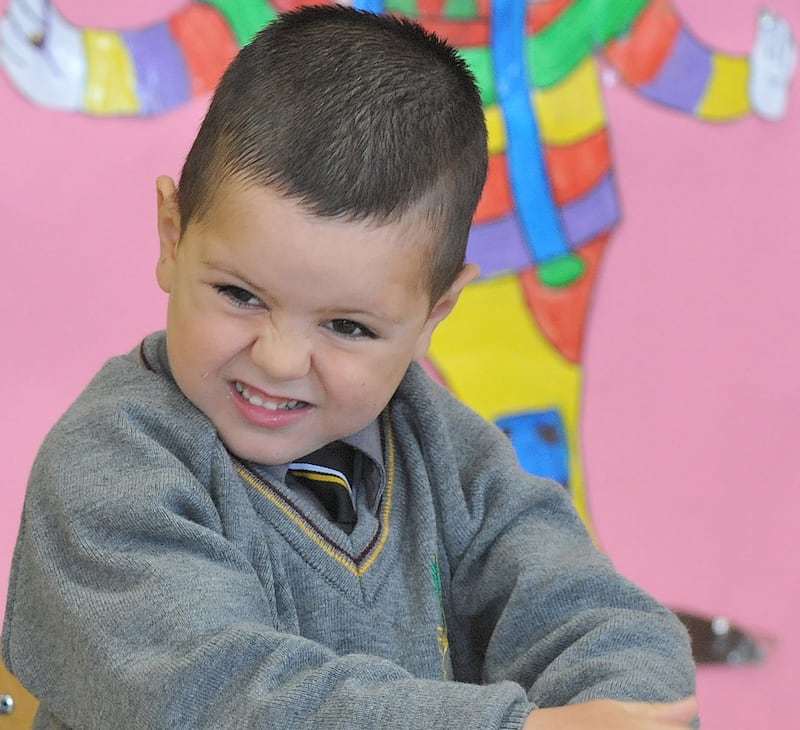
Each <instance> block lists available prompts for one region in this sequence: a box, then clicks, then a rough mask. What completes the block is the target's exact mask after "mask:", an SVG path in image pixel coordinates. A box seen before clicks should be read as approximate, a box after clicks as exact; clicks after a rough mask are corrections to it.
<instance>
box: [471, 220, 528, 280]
mask: <svg viewBox="0 0 800 730" xmlns="http://www.w3.org/2000/svg"><path fill="white" fill-rule="evenodd" d="M467 260H468V261H470V262H472V263H474V264H478V266H480V267H481V277H482V278H484V277H487V276H492V275H494V274H500V273H502V272H505V271H521V270H522V269H524V268H527V267H528V266H530V265H531V264H532V263H533V259H532V258H531V254H530V250H529V249H528V247H527V245H526V244H525V239H524V237H523V235H522V228H521V227H520V224H519V220H518V219H517V217H516V215H513V214H512V215H508V216H506V217H505V218H500V219H499V220H496V221H492V222H491V223H481V224H480V225H477V226H474V227H473V229H472V231H470V234H469V242H468V244H467Z"/></svg>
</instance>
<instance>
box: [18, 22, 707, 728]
mask: <svg viewBox="0 0 800 730" xmlns="http://www.w3.org/2000/svg"><path fill="white" fill-rule="evenodd" d="M301 59H302V60H301ZM485 172H486V132H485V127H484V123H483V116H482V111H481V104H480V99H479V98H478V93H477V90H476V88H475V85H474V82H473V80H472V78H471V76H470V75H469V73H468V72H467V70H466V68H465V67H464V64H463V63H462V62H461V61H460V60H459V59H458V58H457V56H455V54H454V53H453V51H452V50H451V49H450V48H449V47H448V46H446V45H445V44H444V43H442V42H440V41H438V40H437V39H435V38H434V37H431V36H429V35H427V34H425V32H424V31H422V30H421V29H420V28H418V27H417V26H415V25H413V24H411V23H408V22H404V21H400V20H396V19H392V18H389V17H378V16H373V15H370V14H366V13H360V12H357V11H354V10H350V9H346V8H337V7H318V8H308V9H305V10H301V11H298V12H295V13H290V14H287V15H285V16H283V17H281V18H280V19H279V20H278V21H276V22H275V23H274V24H272V25H270V26H269V27H268V28H267V29H265V30H264V31H262V33H261V34H259V35H258V36H257V37H256V39H255V40H254V42H253V43H252V44H251V45H250V46H248V47H246V48H245V49H243V50H242V52H241V53H240V54H239V56H238V57H237V58H236V60H235V61H234V62H233V64H232V65H231V67H230V69H229V70H228V71H227V72H226V74H225V77H224V78H223V80H222V81H221V83H220V86H219V89H218V91H217V92H216V94H215V96H214V99H213V101H212V103H211V107H210V109H209V112H208V115H207V116H206V118H205V120H204V122H203V125H202V127H201V129H200V132H199V134H198V137H197V139H196V141H195V143H194V145H193V147H192V149H191V151H190V153H189V156H188V158H187V161H186V164H185V166H184V169H183V172H182V175H181V180H180V186H179V188H178V189H177V190H176V188H175V186H174V184H173V183H172V181H171V180H169V179H168V178H163V177H162V178H159V180H158V183H157V189H158V230H159V236H160V240H161V258H160V260H159V263H158V266H157V278H158V282H159V284H160V286H161V287H162V289H164V291H166V292H167V293H168V294H169V304H168V314H167V330H166V334H163V333H157V334H154V335H150V336H149V337H147V338H146V339H145V340H144V342H143V343H142V345H141V347H140V348H138V349H137V351H136V352H134V353H132V354H131V355H129V356H127V357H122V358H116V359H113V360H111V361H110V362H109V363H107V365H106V366H105V367H104V368H103V370H102V371H101V372H100V373H99V374H98V376H97V377H96V378H95V379H94V381H93V382H92V383H91V384H90V385H89V387H88V389H87V390H86V391H85V392H84V394H83V395H81V396H80V398H79V399H78V401H77V402H76V403H75V404H74V405H73V406H72V407H71V408H70V409H69V410H68V412H67V413H66V414H65V415H64V417H63V418H62V419H61V420H60V421H59V423H58V424H57V425H56V426H55V428H54V429H53V431H52V432H51V434H50V435H49V436H48V438H47V440H46V442H45V444H44V445H43V447H42V450H41V452H40V454H39V456H38V458H37V461H36V464H35V465H34V469H33V471H32V475H31V481H30V485H29V490H28V495H27V498H26V505H25V509H24V513H23V518H22V524H21V527H20V534H19V539H18V544H17V549H16V551H15V556H14V564H13V568H12V576H11V585H10V590H9V600H8V607H7V611H6V621H5V627H4V634H3V656H4V658H5V660H6V662H7V664H8V666H9V668H10V669H11V670H12V671H13V672H14V673H15V674H17V675H18V676H19V677H20V678H21V679H22V681H23V682H24V683H25V685H26V686H27V687H28V688H29V689H30V690H31V692H33V693H34V694H35V695H36V696H37V697H38V698H39V699H40V700H41V708H40V712H39V715H38V717H37V725H36V727H40V728H43V727H48V728H63V727H81V728H122V727H132V728H155V727H158V728H178V727H181V728H184V727H185V728H227V727H236V728H251V727H259V728H261V727H271V728H272V727H274V728H295V727H314V728H372V727H390V728H401V727H405V728H439V727H463V728H476V729H477V728H481V729H484V728H515V729H517V728H525V730H547V728H593V729H595V730H596V729H597V728H601V729H602V728H615V729H616V728H631V729H636V728H674V727H688V726H689V723H690V722H691V721H692V719H693V718H694V716H695V714H696V707H695V704H694V700H693V699H688V700H684V701H682V702H675V701H677V700H680V699H681V698H684V697H688V696H690V695H691V694H692V693H693V683H694V672H693V665H692V660H691V655H690V651H689V647H688V642H687V639H686V636H685V633H684V631H683V629H682V627H681V626H680V624H679V623H678V622H677V620H675V619H674V618H673V617H672V616H671V614H670V613H669V612H668V611H666V610H665V609H663V608H662V607H660V606H658V605H657V604H656V603H654V602H653V601H652V599H650V598H649V597H647V596H646V595H644V594H643V593H642V592H641V591H639V590H638V589H636V588H635V587H633V586H632V585H630V584H629V583H628V582H626V581H625V580H624V579H623V578H621V577H620V576H619V575H617V574H616V573H615V572H614V571H613V569H612V568H611V566H610V565H609V563H608V561H607V560H606V559H605V558H604V557H602V556H601V555H599V554H598V553H597V552H596V550H595V549H594V547H593V546H592V544H591V540H590V539H589V538H588V536H587V534H586V532H585V530H584V529H583V527H582V525H581V523H580V520H579V519H578V517H577V516H576V515H575V513H574V511H573V509H572V507H571V505H570V503H569V499H568V497H567V496H566V495H565V494H564V492H563V490H562V489H561V488H559V487H558V486H556V485H553V484H551V483H549V482H545V481H543V480H538V479H535V478H532V477H530V476H529V475H526V474H525V473H524V472H523V471H522V470H521V469H520V468H519V467H518V466H517V464H516V462H515V459H514V457H513V452H512V450H511V447H510V445H509V444H508V443H507V440H506V439H505V437H504V436H503V435H502V434H500V432H499V431H497V429H495V428H494V427H493V426H491V425H489V424H487V423H485V422H484V421H483V420H482V419H480V418H478V417H477V416H476V415H475V414H473V413H472V412H471V411H469V410H468V409H467V408H465V407H464V406H462V405H461V404H459V403H458V402H456V401H455V400H454V399H453V398H452V397H451V396H449V394H447V393H446V392H445V391H444V390H443V389H441V388H439V387H438V386H437V385H436V384H434V383H433V382H432V381H431V380H430V379H429V378H428V377H427V376H426V375H425V374H424V373H423V372H422V371H421V369H420V367H419V366H418V365H416V364H413V362H414V361H415V360H418V359H419V358H421V357H422V356H423V355H424V354H425V352H426V350H427V347H428V343H429V341H430V337H431V335H432V333H433V331H434V329H435V327H436V325H437V324H438V323H439V322H440V321H441V320H442V319H443V318H444V317H445V316H446V315H447V314H448V313H449V312H450V311H451V309H452V308H453V306H454V305H455V303H456V300H457V299H458V295H459V293H460V292H461V290H462V289H463V288H464V286H465V285H466V284H467V283H468V282H469V281H471V280H472V279H473V278H474V277H475V275H476V274H477V271H476V269H475V267H474V266H472V265H464V263H463V262H464V249H465V245H466V239H467V233H468V230H469V225H470V221H471V217H472V213H473V211H474V209H475V206H476V204H477V202H478V198H479V196H480V192H481V187H482V185H483V181H484V177H485ZM453 680H455V681H453ZM626 700H640V701H644V702H641V703H637V702H623V701H626ZM651 702H652V703H653V704H648V703H651ZM657 702H663V703H665V704H656V703H657Z"/></svg>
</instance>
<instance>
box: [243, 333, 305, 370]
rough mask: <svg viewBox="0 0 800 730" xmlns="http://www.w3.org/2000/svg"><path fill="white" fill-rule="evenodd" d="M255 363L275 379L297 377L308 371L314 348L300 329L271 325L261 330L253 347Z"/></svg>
mask: <svg viewBox="0 0 800 730" xmlns="http://www.w3.org/2000/svg"><path fill="white" fill-rule="evenodd" d="M251 357H252V358H253V362H254V363H255V364H256V365H257V366H258V367H259V368H261V370H263V371H264V372H265V373H266V374H267V375H268V376H269V377H271V378H274V379H275V380H296V379H298V378H302V377H303V376H305V375H307V374H308V371H309V368H310V366H311V347H310V344H309V342H308V338H306V337H305V336H304V335H303V334H302V333H300V332H293V331H291V330H289V329H284V330H279V329H278V328H276V327H275V326H274V325H272V324H268V325H266V326H265V327H263V328H262V329H261V331H260V332H259V334H258V336H257V337H256V340H255V342H254V343H253V346H252V348H251Z"/></svg>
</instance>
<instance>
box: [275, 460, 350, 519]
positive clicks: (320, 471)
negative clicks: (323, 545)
mask: <svg viewBox="0 0 800 730" xmlns="http://www.w3.org/2000/svg"><path fill="white" fill-rule="evenodd" d="M289 474H291V475H292V477H294V479H295V480H297V482H298V483H299V484H302V485H304V486H306V487H307V488H308V489H309V490H310V491H311V492H312V494H314V496H315V497H316V498H317V499H318V500H319V501H320V503H321V504H322V506H323V507H324V508H325V510H326V511H327V512H328V514H329V515H330V517H331V519H332V520H333V521H334V522H336V523H337V524H338V525H339V527H341V528H342V529H343V530H344V531H345V532H347V533H350V532H352V530H353V526H354V525H355V523H356V513H355V509H354V508H353V497H352V491H351V489H350V483H349V482H348V481H347V477H346V476H345V475H344V474H342V472H340V471H337V470H336V469H331V468H330V467H327V466H320V465H318V464H309V463H307V462H303V461H295V462H293V463H291V464H289Z"/></svg>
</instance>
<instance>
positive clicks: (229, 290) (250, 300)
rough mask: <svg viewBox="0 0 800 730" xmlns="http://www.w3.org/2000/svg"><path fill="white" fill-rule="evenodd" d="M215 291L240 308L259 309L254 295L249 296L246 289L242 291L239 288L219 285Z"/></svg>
mask: <svg viewBox="0 0 800 730" xmlns="http://www.w3.org/2000/svg"><path fill="white" fill-rule="evenodd" d="M215 289H216V290H217V291H218V292H219V293H220V294H222V296H224V297H225V298H226V299H229V300H230V301H232V302H233V303H234V304H236V305H237V306H240V307H260V306H261V304H262V302H261V300H260V299H259V298H258V297H257V296H256V295H255V294H251V293H250V292H249V291H247V289H242V287H240V286H233V285H232V284H221V285H218V286H216V287H215Z"/></svg>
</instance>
